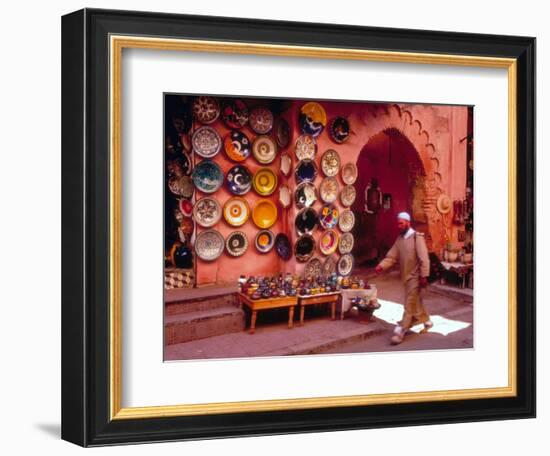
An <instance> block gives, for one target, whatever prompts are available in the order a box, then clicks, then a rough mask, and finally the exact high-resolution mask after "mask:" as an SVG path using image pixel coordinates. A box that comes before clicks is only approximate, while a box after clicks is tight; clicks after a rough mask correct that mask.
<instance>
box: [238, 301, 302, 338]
mask: <svg viewBox="0 0 550 456" xmlns="http://www.w3.org/2000/svg"><path fill="white" fill-rule="evenodd" d="M238 295H239V304H240V307H241V308H242V307H243V306H246V307H248V308H249V309H250V311H251V312H252V317H251V319H250V334H254V329H255V328H256V316H257V314H258V311H259V310H265V309H278V308H281V307H288V328H289V329H290V328H292V321H293V320H294V306H296V304H297V303H298V298H297V297H296V296H285V297H282V298H281V297H279V298H268V299H251V298H249V297H248V296H247V295H245V294H243V293H239V294H238Z"/></svg>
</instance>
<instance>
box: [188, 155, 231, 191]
mask: <svg viewBox="0 0 550 456" xmlns="http://www.w3.org/2000/svg"><path fill="white" fill-rule="evenodd" d="M191 178H192V179H193V183H194V184H195V187H196V188H197V189H198V190H200V191H201V192H203V193H214V192H216V191H217V190H218V189H219V188H220V187H221V186H222V184H223V172H222V169H221V168H220V167H219V165H218V164H217V163H214V162H213V161H211V160H203V161H201V162H200V163H199V164H197V165H196V166H195V169H194V170H193V174H192V175H191Z"/></svg>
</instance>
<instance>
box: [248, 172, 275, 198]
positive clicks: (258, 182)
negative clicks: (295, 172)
mask: <svg viewBox="0 0 550 456" xmlns="http://www.w3.org/2000/svg"><path fill="white" fill-rule="evenodd" d="M252 186H253V187H254V190H256V193H257V194H258V195H260V196H269V195H271V194H273V192H274V191H275V190H276V189H277V175H276V174H275V173H274V172H273V171H271V169H270V168H260V169H258V171H256V172H255V173H254V177H253V179H252Z"/></svg>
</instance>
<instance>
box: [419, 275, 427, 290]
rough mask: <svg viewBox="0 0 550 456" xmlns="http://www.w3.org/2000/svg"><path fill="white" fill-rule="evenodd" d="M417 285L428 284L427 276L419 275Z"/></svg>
mask: <svg viewBox="0 0 550 456" xmlns="http://www.w3.org/2000/svg"><path fill="white" fill-rule="evenodd" d="M418 285H419V286H420V288H426V287H427V286H428V278H427V277H420V280H419V281H418Z"/></svg>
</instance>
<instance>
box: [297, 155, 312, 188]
mask: <svg viewBox="0 0 550 456" xmlns="http://www.w3.org/2000/svg"><path fill="white" fill-rule="evenodd" d="M294 177H295V179H296V183H297V184H300V183H302V182H313V181H314V180H315V178H316V177H317V165H316V164H315V162H314V161H313V160H308V159H306V160H302V161H300V163H298V166H296V170H295V171H294Z"/></svg>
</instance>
